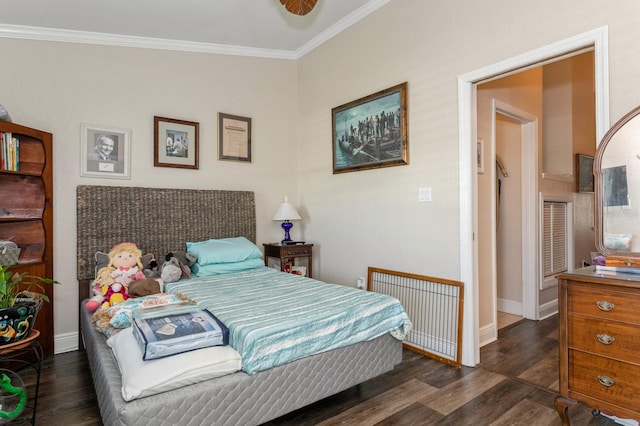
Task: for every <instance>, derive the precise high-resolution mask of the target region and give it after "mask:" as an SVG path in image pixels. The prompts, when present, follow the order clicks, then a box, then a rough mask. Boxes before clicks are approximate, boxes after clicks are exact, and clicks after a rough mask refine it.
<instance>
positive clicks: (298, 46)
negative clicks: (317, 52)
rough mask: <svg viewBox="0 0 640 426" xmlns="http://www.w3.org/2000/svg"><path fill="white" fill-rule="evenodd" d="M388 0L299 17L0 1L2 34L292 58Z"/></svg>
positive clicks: (276, 2) (248, 7)
mask: <svg viewBox="0 0 640 426" xmlns="http://www.w3.org/2000/svg"><path fill="white" fill-rule="evenodd" d="M389 1H391V0H319V1H318V3H317V5H316V6H315V8H314V9H313V10H312V11H311V12H310V13H309V14H307V15H305V16H297V15H293V14H291V13H289V12H287V11H286V9H285V8H284V6H282V5H281V4H280V0H55V1H53V0H0V10H1V11H2V12H1V13H0V37H13V38H30V39H48V40H58V41H75V42H78V41H80V42H83V41H84V42H87V43H98V44H120V45H129V46H132V45H133V46H135V45H141V47H154V46H155V47H157V48H163V47H162V45H164V46H165V47H164V48H174V49H179V50H196V51H198V50H199V51H212V52H223V53H229V54H244V55H247V56H272V57H284V58H295V57H300V56H302V55H303V54H304V53H307V52H308V51H310V50H311V49H313V48H314V47H317V46H318V45H320V44H322V43H323V42H324V41H326V40H328V39H330V38H331V37H333V36H335V35H336V34H338V33H339V32H340V31H342V30H344V29H345V28H348V27H349V26H350V25H352V24H353V23H355V22H357V21H358V20H360V19H362V18H363V17H365V16H367V15H368V14H370V13H371V12H373V11H375V10H377V9H378V8H380V7H382V6H384V5H385V4H387V3H388V2H389ZM68 30H71V31H68ZM123 36H126V37H123ZM180 47H182V48H180Z"/></svg>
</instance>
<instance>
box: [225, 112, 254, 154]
mask: <svg viewBox="0 0 640 426" xmlns="http://www.w3.org/2000/svg"><path fill="white" fill-rule="evenodd" d="M218 160H231V161H246V162H248V163H250V162H251V118H249V117H241V116H239V115H232V114H225V113H222V112H219V113H218Z"/></svg>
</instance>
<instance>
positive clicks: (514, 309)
mask: <svg viewBox="0 0 640 426" xmlns="http://www.w3.org/2000/svg"><path fill="white" fill-rule="evenodd" d="M498 311H500V312H505V313H507V314H511V315H518V316H522V312H523V311H522V302H516V301H514V300H507V299H500V298H498Z"/></svg>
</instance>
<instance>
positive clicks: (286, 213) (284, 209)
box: [271, 197, 302, 220]
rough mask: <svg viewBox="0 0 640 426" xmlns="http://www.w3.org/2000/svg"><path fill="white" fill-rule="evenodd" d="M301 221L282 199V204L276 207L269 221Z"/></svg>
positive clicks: (285, 200) (291, 206)
mask: <svg viewBox="0 0 640 426" xmlns="http://www.w3.org/2000/svg"><path fill="white" fill-rule="evenodd" d="M300 219H302V218H301V217H300V215H299V214H298V211H297V210H296V208H295V207H293V205H291V204H290V203H289V200H287V197H284V203H282V204H280V205H279V206H278V209H277V210H276V212H275V214H274V215H273V217H272V218H271V220H300Z"/></svg>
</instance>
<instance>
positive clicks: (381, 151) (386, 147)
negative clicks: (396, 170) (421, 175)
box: [331, 82, 409, 174]
mask: <svg viewBox="0 0 640 426" xmlns="http://www.w3.org/2000/svg"><path fill="white" fill-rule="evenodd" d="M331 112H332V114H331V115H332V133H333V173H334V174H336V173H344V172H353V171H358V170H367V169H374V168H380V167H390V166H401V165H406V164H409V140H408V137H407V134H408V128H407V83H406V82H404V83H401V84H398V85H397V86H393V87H390V88H388V89H385V90H381V91H379V92H377V93H373V94H371V95H369V96H365V97H364V98H360V99H356V100H355V101H351V102H349V103H347V104H344V105H340V106H339V107H335V108H333V109H332V110H331Z"/></svg>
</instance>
